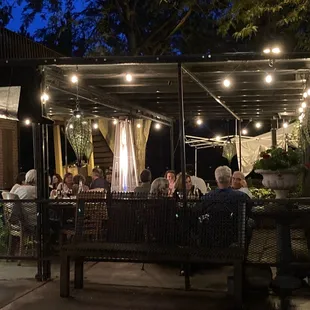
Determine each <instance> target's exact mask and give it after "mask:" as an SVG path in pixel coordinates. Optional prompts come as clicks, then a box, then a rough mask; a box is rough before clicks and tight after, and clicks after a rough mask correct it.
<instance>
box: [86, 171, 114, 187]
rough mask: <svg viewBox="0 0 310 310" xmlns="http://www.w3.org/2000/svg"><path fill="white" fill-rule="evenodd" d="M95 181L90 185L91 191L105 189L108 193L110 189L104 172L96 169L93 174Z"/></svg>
mask: <svg viewBox="0 0 310 310" xmlns="http://www.w3.org/2000/svg"><path fill="white" fill-rule="evenodd" d="M92 178H93V181H92V183H91V184H90V189H91V190H97V189H105V190H106V191H108V190H109V189H110V186H109V183H108V182H107V180H105V179H104V178H103V171H102V170H101V169H100V168H94V169H93V172H92Z"/></svg>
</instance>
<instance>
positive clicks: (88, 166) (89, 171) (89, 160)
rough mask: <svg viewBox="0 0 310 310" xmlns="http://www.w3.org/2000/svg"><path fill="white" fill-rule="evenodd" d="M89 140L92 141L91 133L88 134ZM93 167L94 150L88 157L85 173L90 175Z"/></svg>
mask: <svg viewBox="0 0 310 310" xmlns="http://www.w3.org/2000/svg"><path fill="white" fill-rule="evenodd" d="M90 142H91V143H93V135H91V136H90ZM94 168H95V159H94V150H93V151H92V153H91V155H90V158H89V159H88V165H87V175H91V174H92V171H93V169H94Z"/></svg>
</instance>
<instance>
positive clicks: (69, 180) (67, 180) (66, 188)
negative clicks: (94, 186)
mask: <svg viewBox="0 0 310 310" xmlns="http://www.w3.org/2000/svg"><path fill="white" fill-rule="evenodd" d="M72 188H73V175H72V173H70V172H69V173H66V174H65V176H64V180H63V182H62V183H60V184H59V185H58V186H57V192H60V193H61V195H62V196H67V195H70V194H72Z"/></svg>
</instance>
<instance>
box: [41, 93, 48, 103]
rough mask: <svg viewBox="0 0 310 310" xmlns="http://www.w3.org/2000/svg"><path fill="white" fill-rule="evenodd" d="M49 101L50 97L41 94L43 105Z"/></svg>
mask: <svg viewBox="0 0 310 310" xmlns="http://www.w3.org/2000/svg"><path fill="white" fill-rule="evenodd" d="M49 99H50V96H49V95H48V94H47V93H43V94H42V96H41V101H42V102H43V103H45V102H46V101H48V100H49Z"/></svg>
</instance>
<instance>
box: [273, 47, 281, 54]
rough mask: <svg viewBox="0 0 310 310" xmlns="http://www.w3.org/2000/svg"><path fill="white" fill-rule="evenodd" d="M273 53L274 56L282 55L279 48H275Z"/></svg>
mask: <svg viewBox="0 0 310 310" xmlns="http://www.w3.org/2000/svg"><path fill="white" fill-rule="evenodd" d="M271 51H272V53H273V54H280V53H281V50H280V48H279V47H278V46H276V47H274V48H273V49H272V50H271Z"/></svg>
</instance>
